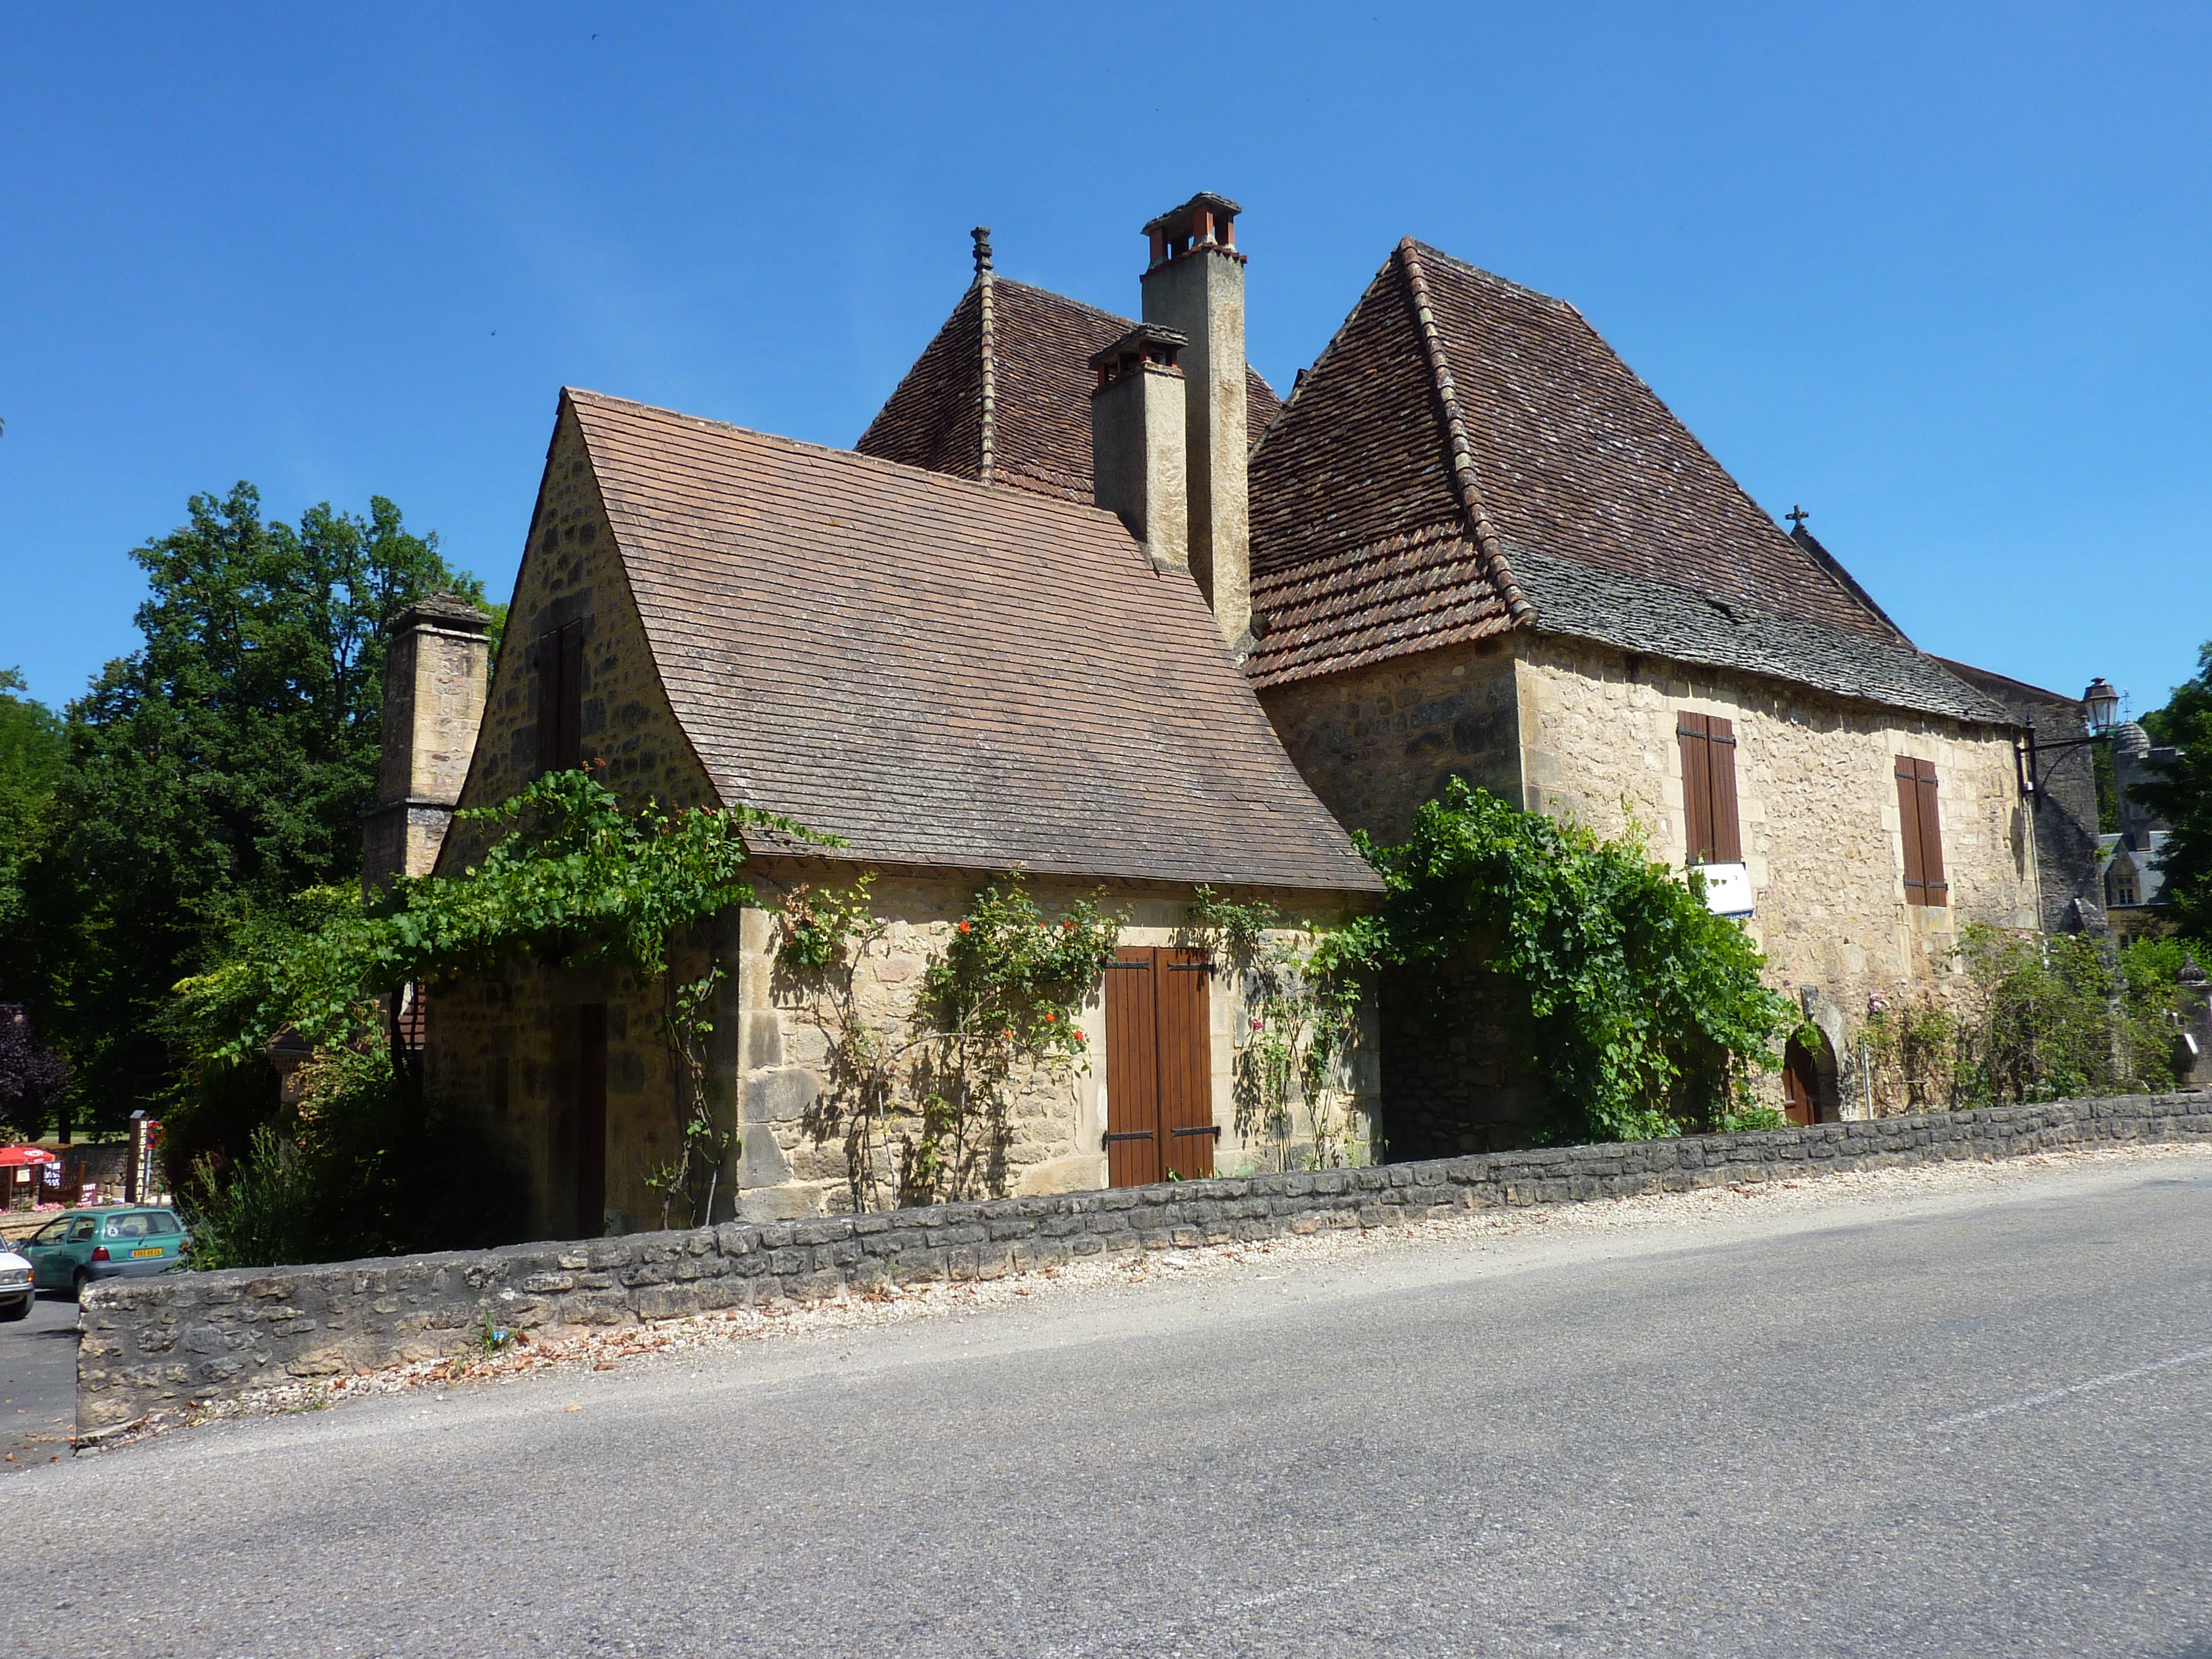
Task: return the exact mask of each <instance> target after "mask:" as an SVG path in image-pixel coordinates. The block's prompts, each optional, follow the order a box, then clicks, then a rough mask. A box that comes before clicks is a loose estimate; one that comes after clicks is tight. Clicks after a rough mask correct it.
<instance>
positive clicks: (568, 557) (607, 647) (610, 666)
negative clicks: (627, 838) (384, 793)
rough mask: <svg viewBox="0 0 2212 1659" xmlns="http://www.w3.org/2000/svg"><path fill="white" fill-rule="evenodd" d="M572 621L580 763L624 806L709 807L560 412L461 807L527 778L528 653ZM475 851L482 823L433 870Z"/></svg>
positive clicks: (601, 505) (533, 717)
mask: <svg viewBox="0 0 2212 1659" xmlns="http://www.w3.org/2000/svg"><path fill="white" fill-rule="evenodd" d="M572 622H573V623H580V625H581V628H582V630H583V638H584V696H583V720H582V746H583V752H584V757H585V758H586V760H587V761H591V760H597V761H600V762H603V763H605V764H604V767H603V768H602V770H601V776H602V777H603V778H604V779H605V781H606V782H607V784H608V785H609V786H610V787H612V788H614V789H616V790H617V791H619V792H620V793H622V794H623V797H624V798H625V799H629V800H630V801H632V802H634V803H636V804H640V805H641V804H642V803H643V802H644V801H645V800H646V799H647V798H648V797H650V798H652V799H658V800H659V801H660V802H662V803H663V804H664V805H675V806H691V805H712V804H714V802H715V800H716V796H715V793H714V786H713V785H712V784H711V783H710V782H709V781H708V778H707V775H706V773H705V771H704V770H703V769H702V768H701V767H700V765H699V763H698V761H697V759H696V757H695V756H694V755H693V754H692V752H691V745H690V740H689V739H688V738H686V737H685V736H684V730H683V727H682V726H680V725H678V722H677V720H676V715H675V712H674V711H673V710H672V709H671V708H670V707H669V705H668V696H667V693H666V691H665V690H664V689H663V688H662V686H661V684H660V673H659V668H658V667H657V666H656V665H655V664H654V661H653V651H652V647H651V646H650V644H649V642H648V641H647V638H646V634H645V624H644V623H643V622H642V621H641V619H640V617H639V616H638V613H637V605H636V601H635V599H633V598H632V597H631V594H630V591H629V580H628V578H627V577H626V576H625V575H624V574H623V564H622V558H621V556H620V554H619V552H618V551H617V548H616V546H615V538H614V533H613V531H612V529H611V527H610V526H609V524H608V520H607V513H606V506H605V502H604V501H601V500H600V498H599V484H598V482H597V481H596V480H595V479H594V478H593V477H592V469H591V464H590V461H589V459H587V457H586V454H585V450H584V441H583V436H582V434H581V433H580V431H579V430H578V428H577V426H576V422H575V420H574V416H570V415H568V414H567V413H566V412H565V411H564V413H563V414H562V418H561V420H560V422H559V423H558V424H557V425H556V428H555V430H554V435H553V443H552V446H551V448H550V451H549V453H548V455H547V459H546V465H545V477H544V483H542V484H541V485H540V486H539V489H538V505H537V508H536V510H535V511H534V512H533V513H532V515H531V521H530V537H529V544H528V550H526V552H525V554H524V555H523V559H522V568H521V569H520V571H519V572H518V573H517V574H516V576H515V584H514V597H513V600H512V601H511V602H510V604H509V606H508V610H507V634H506V637H505V639H504V641H502V644H501V650H500V653H499V662H498V664H497V665H496V667H495V670H494V671H493V675H492V683H491V690H490V692H489V696H488V697H487V698H486V701H485V707H484V715H483V728H482V731H481V732H480V734H479V736H478V738H477V745H476V753H475V755H474V757H473V758H472V759H471V763H470V765H469V775H468V784H467V786H466V787H465V789H464V790H463V791H462V793H461V805H462V806H463V807H476V806H491V805H498V804H499V803H500V802H501V801H503V800H506V799H507V798H508V797H510V796H511V795H513V793H515V791H517V790H518V789H520V788H521V787H522V786H523V785H524V784H526V783H527V782H529V781H530V780H531V777H532V775H533V774H534V772H535V771H536V769H537V758H538V708H537V695H536V694H537V687H536V681H535V676H534V673H533V671H532V665H531V654H532V653H531V648H530V647H531V646H532V643H533V642H534V641H537V640H538V639H540V638H542V637H543V636H544V635H546V634H547V633H549V632H550V630H552V629H556V628H558V627H560V626H562V624H564V623H572ZM486 845H487V837H486V834H485V831H484V829H483V828H482V827H481V826H472V825H469V824H461V825H459V826H457V827H456V829H454V831H453V835H452V836H449V837H448V839H447V847H446V849H445V851H444V852H443V854H441V858H440V860H439V869H440V872H441V873H443V874H447V875H453V874H458V873H459V870H460V869H461V867H462V866H465V865H466V864H467V863H468V862H470V861H471V860H474V859H476V858H479V857H481V856H482V854H483V848H484V847H485V846H486Z"/></svg>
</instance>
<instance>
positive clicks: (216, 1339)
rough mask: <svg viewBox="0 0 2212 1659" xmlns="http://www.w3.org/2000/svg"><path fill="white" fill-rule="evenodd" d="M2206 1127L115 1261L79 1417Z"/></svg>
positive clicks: (1446, 1169)
mask: <svg viewBox="0 0 2212 1659" xmlns="http://www.w3.org/2000/svg"><path fill="white" fill-rule="evenodd" d="M2199 1135H2203V1136H2212V1094H2202V1093H2199V1094H2182V1095H2131V1096H2124V1097H2119V1098H2117V1099H2111V1100H2076V1101H2058V1102H2054V1103H2050V1104H2046V1105H2039V1106H2006V1107H1994V1108H1989V1109H1983V1110H1979V1111H1971V1112H1938V1113H1930V1114H1927V1115H1921V1116H1915V1117H1891V1118H1881V1119H1877V1120H1876V1121H1873V1122H1870V1123H1824V1124H1820V1125H1818V1126H1815V1127H1809V1128H1802V1129H1778V1130H1772V1131H1770V1132H1766V1133H1759V1134H1741V1135H1708V1136H1699V1137H1696V1138H1692V1139H1682V1140H1645V1141H1632V1142H1628V1143H1626V1144H1621V1145H1614V1146H1567V1147H1556V1148H1550V1149H1547V1150H1543V1151H1538V1152H1493V1153H1488V1154H1485V1155H1481V1156H1477V1157H1472V1158H1439V1159H1437V1160H1435V1161H1433V1162H1429V1163H1419V1164H1385V1165H1383V1166H1380V1167H1378V1168H1375V1169H1367V1170H1322V1171H1307V1172H1298V1173H1290V1174H1281V1175H1268V1176H1253V1177H1250V1178H1248V1179H1244V1180H1223V1181H1194V1182H1174V1183H1170V1184H1168V1185H1164V1186H1158V1187H1127V1188H1114V1189H1110V1190H1108V1191H1104V1192H1085V1193H1062V1194H1054V1195H1051V1196H1048V1197H1036V1198H1010V1199H1001V1200H997V1201H996V1202H993V1203H987V1204H947V1205H942V1206H936V1207H933V1208H930V1209H915V1210H895V1211H890V1212H884V1213H879V1214H871V1215H859V1216H829V1217H824V1218H817V1219H813V1220H805V1221H785V1222H772V1223H765V1224H745V1223H737V1222H730V1223H725V1224H724V1225H721V1226H719V1227H712V1228H697V1229H694V1230H692V1231H685V1232H663V1233H635V1234H631V1235H630V1236H629V1237H622V1238H599V1239H588V1240H585V1241H582V1242H580V1243H566V1244H562V1243H552V1244H520V1245H513V1246H509V1247H507V1248H505V1249H495V1250H484V1251H478V1252H471V1253H465V1254H454V1255H416V1256H398V1257H386V1258H380V1259H376V1260H372V1261H349V1262H339V1263H335V1264H332V1265H331V1266H327V1267H286V1268H276V1269H264V1268H246V1269H240V1270H238V1271H235V1272H229V1273H173V1274H167V1275H165V1276H163V1277H161V1278H160V1279H114V1280H110V1281H108V1282H107V1283H106V1284H104V1285H97V1286H94V1287H93V1288H91V1289H89V1290H88V1291H87V1293H86V1296H85V1298H84V1307H83V1311H82V1339H81V1341H80V1343H79V1346H78V1349H77V1425H78V1431H79V1433H80V1434H81V1435H82V1434H88V1433H92V1432H95V1431H99V1430H100V1429H103V1428H108V1427H112V1426H113V1425H120V1424H125V1423H130V1422H133V1421H135V1420H137V1419H139V1418H141V1417H143V1416H145V1415H147V1414H148V1413H155V1412H162V1411H168V1410H173V1409H176V1408H179V1407H185V1406H187V1405H189V1404H190V1403H191V1402H192V1401H208V1400H213V1399H221V1398H226V1397H234V1396H236V1395H240V1394H244V1393H246V1392H248V1391H250V1390H252V1389H257V1388H261V1387H265V1386H267V1385H269V1384H271V1383H280V1382H283V1381H286V1380H288V1379H297V1378H310V1379H312V1378H314V1377H319V1376H331V1375H335V1374H337V1373H339V1372H342V1371H350V1370H357V1369H360V1368H363V1367H367V1368H370V1369H375V1368H379V1367H382V1366H386V1365H394V1364H405V1363H407V1362H409V1361H412V1360H418V1359H426V1358H435V1357H437V1356H439V1355H441V1354H446V1353H453V1352H461V1351H464V1350H466V1349H469V1348H471V1347H472V1346H475V1345H476V1344H477V1341H478V1340H479V1333H480V1331H481V1328H482V1326H483V1321H484V1320H485V1318H486V1317H487V1316H489V1318H490V1320H491V1321H492V1322H494V1323H495V1324H497V1325H500V1326H503V1327H507V1328H515V1329H521V1330H550V1329H553V1328H558V1327H561V1326H564V1325H567V1326H574V1325H619V1324H627V1323H633V1322H640V1321H646V1320H655V1319H671V1318H677V1317H680V1316H684V1315H688V1314H696V1313H703V1312H706V1311H708V1310H711V1309H716V1308H730V1307H741V1306H744V1305H747V1304H756V1303H763V1302H769V1301H773V1300H775V1299H776V1298H779V1297H785V1298H789V1299H791V1300H793V1301H811V1300H815V1299H817V1298H820V1297H831V1296H835V1295H836V1294H837V1293H838V1292H839V1291H842V1290H844V1289H846V1288H847V1287H848V1286H868V1285H879V1284H883V1283H885V1282H893V1283H896V1282H905V1281H911V1280H915V1279H995V1278H998V1277H1000V1276H1001V1275H1003V1274H1006V1273H1015V1272H1019V1271H1021V1270H1024V1269H1026V1268H1031V1267H1044V1266H1048V1265H1050V1264H1053V1263H1057V1262H1064V1261H1071V1260H1073V1258H1075V1257H1078V1256H1085V1255H1099V1254H1101V1253H1102V1252H1109V1251H1139V1250H1147V1249H1168V1248H1171V1247H1177V1246H1194V1245H1200V1244H1211V1243H1228V1242H1231V1241H1233V1240H1251V1239H1265V1238H1274V1237H1282V1236H1284V1235H1286V1234H1295V1233H1310V1232H1316V1231H1320V1230H1322V1229H1323V1228H1328V1227H1346V1228H1349V1227H1384V1226H1392V1225H1403V1224H1406V1223H1408V1222H1413V1221H1420V1220H1425V1219H1428V1218H1431V1217H1437V1216H1446V1215H1451V1214H1455V1213H1457V1212H1462V1211H1467V1210H1476V1209H1485V1208H1491V1207H1496V1206H1523V1205H1535V1204H1564V1203H1573V1202H1577V1201H1579V1200H1586V1199H1599V1198H1613V1197H1626V1196H1631V1195H1633V1194H1642V1193H1657V1192H1686V1191H1689V1190H1692V1189H1693V1188H1700V1187H1711V1186H1723V1185H1728V1184H1730V1183H1734V1182H1760V1181H1778V1180H1783V1179H1787V1178H1791V1177H1797V1176H1806V1175H1819V1174H1822V1173H1825V1172H1827V1171H1831V1170H1873V1169H1890V1168H1896V1167H1899V1166H1901V1165H1906V1164H1936V1163H1942V1162H1945V1161H1948V1160H1954V1159H1983V1160H1988V1159H1994V1158H2011V1157H2017V1156H2019V1155H2021V1154H2023V1153H2028V1152H2050V1151H2056V1150H2060V1149H2063V1148H2067V1147H2079V1146H2104V1145H2110V1144H2113V1143H2118V1142H2125V1141H2146V1140H2176V1139H2185V1138H2191V1137H2195V1136H2199Z"/></svg>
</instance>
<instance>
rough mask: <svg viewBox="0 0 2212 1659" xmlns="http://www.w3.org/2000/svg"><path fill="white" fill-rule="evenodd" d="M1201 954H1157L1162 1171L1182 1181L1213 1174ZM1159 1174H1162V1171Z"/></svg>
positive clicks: (1207, 976) (1205, 974)
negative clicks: (1164, 1169)
mask: <svg viewBox="0 0 2212 1659" xmlns="http://www.w3.org/2000/svg"><path fill="white" fill-rule="evenodd" d="M1212 973H1213V963H1212V959H1211V958H1210V957H1207V955H1206V952H1205V951H1161V952H1159V969H1158V974H1157V975H1156V980H1157V983H1158V987H1159V1032H1160V1035H1159V1053H1160V1089H1159V1092H1160V1137H1161V1146H1162V1150H1163V1154H1164V1157H1165V1158H1166V1160H1167V1167H1168V1169H1169V1170H1173V1171H1174V1172H1175V1173H1176V1174H1177V1175H1179V1176H1182V1178H1183V1179H1184V1180H1186V1181H1195V1180H1197V1179H1199V1178H1200V1177H1201V1176H1210V1175H1212V1173H1213V1142H1214V1138H1215V1136H1216V1134H1217V1133H1218V1130H1217V1129H1216V1128H1215V1127H1214V1122H1213V1063H1212V1062H1213V1054H1212V1048H1213V1042H1212V1034H1211V1032H1210V1031H1209V1030H1208V1029H1207V1020H1206V1000H1207V999H1206V987H1208V985H1210V984H1211V983H1212ZM1162 1173H1163V1174H1165V1171H1163V1172H1162Z"/></svg>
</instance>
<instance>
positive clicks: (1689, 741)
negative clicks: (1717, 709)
mask: <svg viewBox="0 0 2212 1659" xmlns="http://www.w3.org/2000/svg"><path fill="white" fill-rule="evenodd" d="M1674 741H1675V742H1676V743H1678V744H1680V745H1681V750H1682V829H1683V842H1684V844H1685V845H1686V847H1687V848H1688V849H1689V857H1688V860H1687V861H1688V862H1689V863H1692V864H1706V863H1710V862H1711V861H1712V857H1713V760H1712V755H1713V745H1712V742H1711V734H1710V733H1709V732H1708V731H1707V729H1706V721H1705V716H1704V715H1703V714H1680V715H1678V716H1677V717H1676V719H1675V722H1674Z"/></svg>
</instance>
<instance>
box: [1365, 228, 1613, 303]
mask: <svg viewBox="0 0 2212 1659" xmlns="http://www.w3.org/2000/svg"><path fill="white" fill-rule="evenodd" d="M1398 246H1401V247H1410V248H1412V249H1413V251H1414V252H1415V253H1417V254H1419V256H1421V257H1422V258H1432V259H1441V260H1442V261H1443V263H1444V264H1448V265H1456V266H1457V267H1458V268H1459V269H1460V270H1464V271H1466V272H1467V273H1468V275H1469V276H1480V277H1481V278H1482V280H1483V281H1484V282H1486V283H1497V284H1498V287H1500V288H1510V289H1512V290H1513V291H1514V292H1515V293H1516V294H1525V295H1528V297H1529V298H1530V299H1532V300H1541V301H1543V302H1544V303H1545V304H1546V305H1547V306H1556V307H1559V309H1560V310H1561V311H1571V312H1573V313H1574V314H1575V315H1576V316H1577V317H1579V316H1581V315H1582V314H1583V313H1582V308H1581V307H1579V306H1577V305H1576V304H1575V302H1574V301H1572V300H1565V299H1562V298H1560V297H1559V295H1556V294H1547V293H1545V292H1544V290H1543V289H1540V288H1530V287H1529V286H1528V283H1516V282H1515V281H1514V280H1513V279H1512V278H1511V277H1510V276H1499V275H1498V273H1497V272H1496V271H1494V270H1487V269H1486V268H1485V267H1483V266H1481V265H1478V264H1471V263H1469V262H1468V260H1465V259H1462V258H1458V257H1456V256H1455V255H1453V254H1449V253H1447V252H1444V251H1443V249H1442V248H1440V247H1432V246H1430V245H1429V244H1428V243H1426V242H1424V241H1422V240H1419V238H1418V237H1413V236H1408V237H1406V238H1405V239H1404V240H1401V242H1400V243H1399V244H1398Z"/></svg>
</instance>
